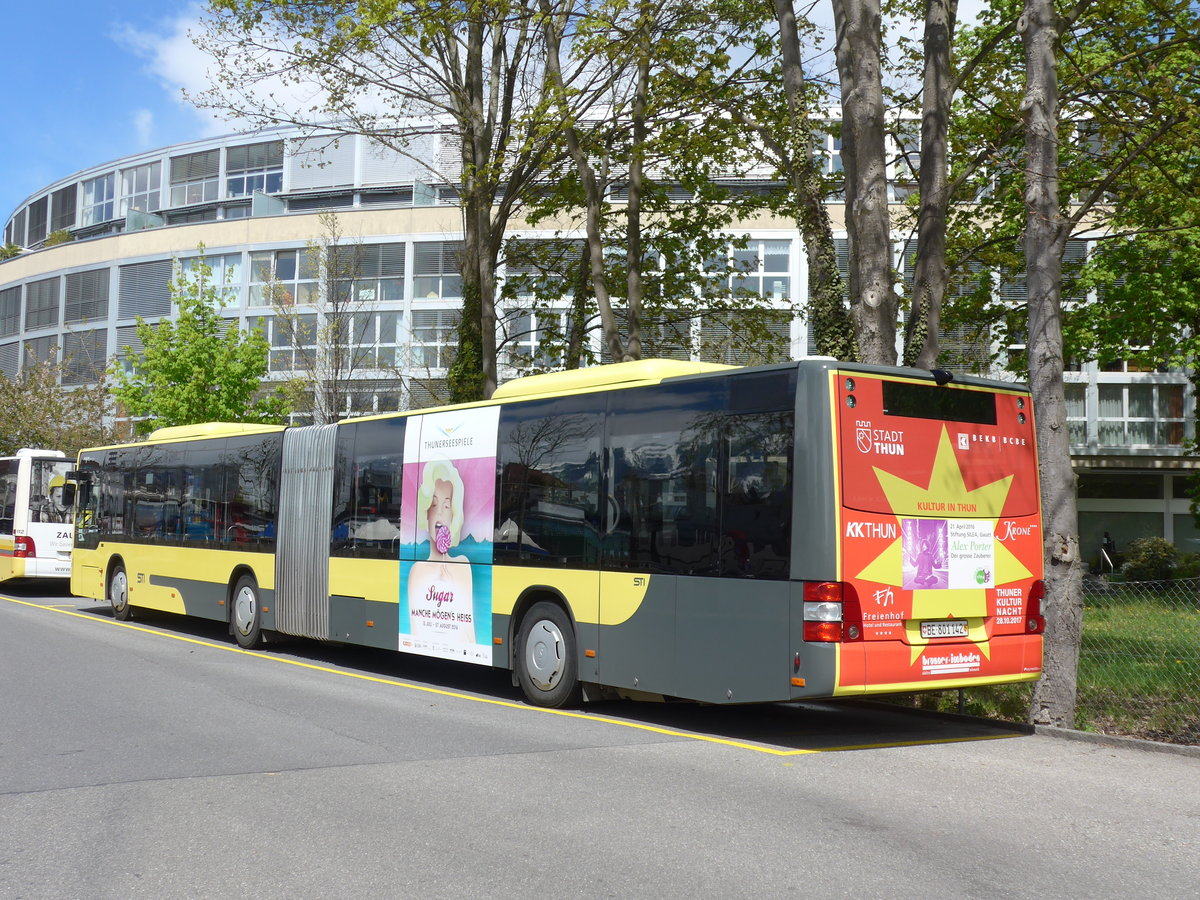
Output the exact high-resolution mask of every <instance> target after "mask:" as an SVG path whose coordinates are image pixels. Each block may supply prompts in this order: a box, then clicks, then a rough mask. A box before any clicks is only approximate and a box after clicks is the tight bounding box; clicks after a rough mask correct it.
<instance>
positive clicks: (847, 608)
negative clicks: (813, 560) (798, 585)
mask: <svg viewBox="0 0 1200 900" xmlns="http://www.w3.org/2000/svg"><path fill="white" fill-rule="evenodd" d="M851 599H852V598H847V596H846V585H845V584H843V583H842V582H840V581H810V582H807V583H806V584H805V585H804V639H805V640H806V641H822V642H826V643H838V642H840V641H856V640H858V639H859V638H860V637H861V636H862V623H861V621H860V617H859V616H858V614H857V604H856V603H852V602H848V600H851Z"/></svg>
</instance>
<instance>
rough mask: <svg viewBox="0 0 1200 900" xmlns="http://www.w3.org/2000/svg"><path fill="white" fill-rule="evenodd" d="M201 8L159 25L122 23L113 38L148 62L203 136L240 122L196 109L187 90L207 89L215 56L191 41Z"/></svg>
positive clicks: (191, 91)
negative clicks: (188, 98)
mask: <svg viewBox="0 0 1200 900" xmlns="http://www.w3.org/2000/svg"><path fill="white" fill-rule="evenodd" d="M201 16H202V9H201V7H200V6H199V5H198V4H194V5H192V6H190V7H188V8H187V10H185V12H183V13H182V14H180V15H178V16H176V17H174V18H172V19H166V20H163V21H162V22H161V24H160V25H159V27H158V28H154V29H144V28H142V29H139V28H135V27H133V26H132V25H119V26H118V27H117V28H116V29H115V30H114V32H113V38H114V39H115V40H116V41H117V43H118V44H120V45H122V46H124V47H125V48H126V49H128V50H129V51H131V52H132V53H133V54H134V55H136V56H138V57H140V58H141V59H143V60H145V62H146V69H147V71H148V72H149V73H150V74H151V75H153V76H154V77H155V79H157V81H158V82H159V84H160V85H161V86H162V88H163V91H164V93H165V94H166V96H167V98H168V99H169V100H170V102H171V103H172V104H174V105H175V106H176V107H178V108H179V109H181V110H184V111H186V112H189V113H191V114H192V115H194V116H195V117H196V120H197V122H198V123H199V125H200V128H201V131H202V133H203V135H204V136H210V135H218V134H225V133H227V132H229V131H233V130H236V129H237V128H238V123H237V122H234V121H232V120H229V119H224V118H221V117H218V116H216V115H215V114H214V113H213V112H212V111H211V110H202V109H197V108H196V107H194V106H193V105H192V104H191V103H189V102H188V101H187V100H186V99H184V93H185V92H186V93H187V94H189V95H196V94H199V93H201V92H203V91H205V90H207V89H208V87H209V84H210V76H209V69H210V66H211V65H212V60H211V59H210V58H209V57H208V56H207V55H206V54H204V53H203V52H202V51H201V50H200V49H199V48H197V47H196V45H195V44H193V43H192V39H191V36H190V33H191V31H193V30H195V29H196V28H197V27H198V26H199V23H200V20H201Z"/></svg>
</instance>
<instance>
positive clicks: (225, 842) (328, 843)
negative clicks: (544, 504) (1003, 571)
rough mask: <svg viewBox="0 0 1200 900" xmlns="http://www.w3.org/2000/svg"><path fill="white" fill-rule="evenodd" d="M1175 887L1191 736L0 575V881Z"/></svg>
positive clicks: (753, 891) (1041, 892) (561, 890)
mask: <svg viewBox="0 0 1200 900" xmlns="http://www.w3.org/2000/svg"><path fill="white" fill-rule="evenodd" d="M350 896H353V897H359V898H373V897H380V898H393V897H422V898H430V897H443V896H446V897H449V896H454V897H488V898H492V897H522V898H523V897H527V896H545V897H552V898H557V897H588V898H599V897H653V898H656V900H661V898H673V897H756V898H759V897H855V898H863V897H881V898H883V897H887V898H892V897H896V898H910V897H911V898H931V897H933V898H940V897H955V898H968V897H1005V898H1008V897H1036V898H1050V897H1071V898H1077V897H1120V898H1125V897H1156V898H1174V897H1200V756H1197V755H1186V754H1181V753H1170V752H1164V751H1160V750H1156V749H1143V748H1141V747H1138V746H1136V745H1129V746H1107V745H1102V744H1094V743H1086V742H1079V741H1072V740H1064V739H1061V738H1058V737H1052V736H1046V735H1040V734H1038V735H1029V734H1023V733H1020V732H1018V731H1014V730H1012V729H1009V728H1005V727H1003V726H997V725H993V724H990V723H982V722H976V721H961V720H957V719H953V718H947V717H940V716H931V715H927V714H922V713H917V712H913V711H903V710H897V709H888V708H880V707H877V706H874V705H870V704H858V705H855V704H846V705H839V704H810V705H805V706H793V707H784V706H772V707H753V708H705V707H696V706H687V705H662V704H636V703H629V702H614V703H604V704H600V705H591V706H587V707H585V708H584V709H582V710H580V711H575V712H570V713H553V712H546V711H542V710H536V709H533V708H531V707H528V706H526V705H525V704H523V703H522V702H521V700H520V697H519V694H518V692H517V691H516V690H515V689H514V688H512V687H511V686H510V684H509V682H508V679H507V677H506V676H504V675H502V674H499V673H495V672H491V671H487V670H480V669H476V668H473V667H469V666H467V667H463V666H457V665H455V664H450V663H442V662H439V661H434V660H423V659H413V658H408V657H401V656H399V655H395V654H388V653H375V652H364V651H359V650H352V649H345V648H337V647H327V646H323V645H318V644H315V643H309V642H297V643H295V644H289V645H285V646H281V647H279V648H276V649H272V650H269V651H267V652H263V653H248V652H245V651H241V650H239V649H237V648H236V646H235V645H234V644H233V643H232V642H230V641H229V640H228V638H227V637H226V636H225V635H223V634H222V633H221V629H220V628H216V627H213V626H211V625H208V624H206V623H199V622H194V621H188V620H184V619H181V618H177V617H171V616H155V617H153V618H144V619H138V620H134V621H133V622H130V623H117V622H114V621H113V620H112V618H111V616H110V615H109V614H108V612H107V610H105V609H103V608H100V607H96V606H94V605H91V601H77V600H71V599H70V598H63V597H57V596H53V595H51V594H50V593H48V592H47V591H46V590H41V591H37V590H32V591H31V590H23V591H21V592H20V593H17V592H16V591H15V590H8V589H6V590H4V591H3V592H0V898H5V900H7V898H93V897H94V898H133V897H150V898H174V897H205V898H208V897H245V898H256V897H281V898H282V897H286V898H307V897H320V898H325V897H350Z"/></svg>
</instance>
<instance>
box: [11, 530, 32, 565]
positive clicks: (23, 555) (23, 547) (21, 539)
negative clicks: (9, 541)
mask: <svg viewBox="0 0 1200 900" xmlns="http://www.w3.org/2000/svg"><path fill="white" fill-rule="evenodd" d="M13 556H15V557H16V558H17V559H30V558H32V557H35V556H37V548H36V547H34V545H33V538H31V537H29V536H28V535H25V534H22V535H17V537H16V538H14V540H13Z"/></svg>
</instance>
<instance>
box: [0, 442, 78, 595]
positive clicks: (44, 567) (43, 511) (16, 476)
mask: <svg viewBox="0 0 1200 900" xmlns="http://www.w3.org/2000/svg"><path fill="white" fill-rule="evenodd" d="M71 468H72V461H71V460H69V459H67V457H66V454H64V453H63V452H62V451H61V450H34V449H21V450H18V451H17V455H16V456H3V457H0V581H7V580H8V579H10V578H11V579H20V578H62V579H66V578H69V577H70V575H71V540H72V533H71V532H72V525H71V507H70V503H69V502H68V500H69V496H68V495H69V491H67V490H66V480H67V473H68V472H69V471H70V470H71Z"/></svg>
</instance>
